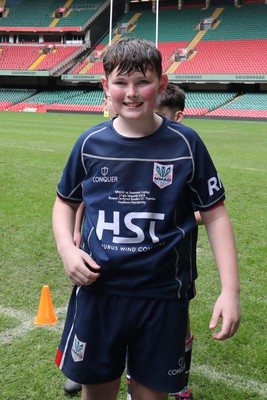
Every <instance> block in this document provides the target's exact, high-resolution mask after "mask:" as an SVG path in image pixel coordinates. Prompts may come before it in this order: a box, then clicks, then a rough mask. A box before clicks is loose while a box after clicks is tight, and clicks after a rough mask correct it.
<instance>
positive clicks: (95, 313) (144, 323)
mask: <svg viewBox="0 0 267 400" xmlns="http://www.w3.org/2000/svg"><path fill="white" fill-rule="evenodd" d="M161 62H162V60H161V55H160V52H159V51H158V50H157V49H156V47H155V45H154V44H152V43H151V42H147V41H145V40H142V39H137V38H122V39H119V40H118V41H116V42H115V43H114V44H113V45H111V46H110V47H109V48H108V50H107V52H106V54H105V56H104V60H103V63H104V70H105V77H104V78H103V80H102V83H103V87H104V90H105V91H106V94H107V96H110V97H111V102H112V105H113V108H114V110H115V112H116V113H117V114H118V117H117V118H115V119H114V120H113V121H107V122H104V123H102V124H99V125H97V126H96V127H93V128H90V129H88V131H86V132H85V133H84V134H83V135H81V137H80V138H79V139H78V141H77V142H76V144H75V146H74V148H73V150H72V152H71V155H70V157H69V160H68V162H67V164H66V167H65V169H64V171H63V175H62V177H61V180H60V182H59V184H58V190H57V193H58V197H57V199H56V201H55V205H54V208H53V229H54V235H55V240H56V244H57V248H58V252H59V254H60V256H61V258H62V261H63V264H64V268H65V272H66V274H67V276H69V278H70V279H71V280H72V282H73V283H74V284H75V287H74V289H73V293H72V296H71V299H70V304H69V309H68V314H67V319H66V324H65V328H64V332H63V335H62V340H61V343H60V346H59V349H58V352H57V356H56V363H57V365H58V366H59V367H60V368H61V370H62V371H63V372H64V373H65V374H66V375H67V376H68V377H69V378H70V379H72V380H74V381H77V382H79V383H81V384H82V385H83V386H82V400H95V399H105V400H115V399H116V398H117V395H118V391H119V387H120V379H121V375H122V373H123V371H124V367H125V357H126V351H127V355H128V357H127V362H128V367H129V371H130V373H131V377H132V379H131V381H132V382H131V383H132V395H133V399H135V398H138V399H140V400H165V399H167V398H168V393H175V392H179V391H180V390H182V389H183V388H184V371H185V363H184V343H185V334H186V323H187V313H188V300H187V295H186V294H187V289H188V285H189V284H190V282H191V281H190V280H189V275H190V274H189V271H190V269H191V257H190V255H191V245H192V232H193V230H194V228H195V226H196V222H195V217H194V208H195V209H198V210H200V212H201V217H202V219H203V223H204V224H205V226H206V229H207V232H208V237H209V240H210V243H211V246H212V249H213V252H214V256H215V260H216V264H217V266H218V270H219V276H220V280H221V294H220V295H219V297H218V300H217V301H216V304H215V307H214V310H213V315H212V319H211V321H210V324H209V327H210V329H215V328H216V326H217V325H218V323H219V320H220V318H222V320H223V322H222V326H221V328H220V330H219V332H216V333H214V334H213V337H214V338H215V339H218V340H223V339H227V338H229V337H231V336H233V335H234V334H235V333H236V331H237V329H238V326H239V322H240V303H239V278H238V268H237V257H236V249H235V240H234V235H233V231H232V227H231V224H230V219H229V217H228V215H227V212H226V208H225V206H224V199H225V193H224V188H223V185H222V183H221V181H220V179H219V177H218V174H217V171H216V169H215V167H214V164H213V162H212V160H211V158H210V156H209V154H208V152H207V149H206V148H205V146H204V144H203V142H202V141H201V139H200V138H199V136H198V135H197V134H196V132H195V131H193V130H192V129H190V128H188V127H186V126H184V125H181V124H177V123H176V122H172V121H170V120H167V119H166V118H164V117H161V116H159V115H157V114H155V113H154V108H155V103H156V99H157V96H158V95H159V93H160V92H161V91H163V90H165V88H166V86H167V77H166V76H165V75H163V74H162V65H161ZM82 201H84V202H85V219H84V227H83V239H82V241H83V245H82V247H83V248H82V249H79V248H77V247H76V246H75V245H74V243H73V231H74V223H75V215H76V211H77V209H78V207H79V204H80V203H81V202H82Z"/></svg>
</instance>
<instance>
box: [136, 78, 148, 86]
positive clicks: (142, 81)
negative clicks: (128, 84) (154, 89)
mask: <svg viewBox="0 0 267 400" xmlns="http://www.w3.org/2000/svg"><path fill="white" fill-rule="evenodd" d="M148 83H149V81H148V80H147V79H140V81H139V82H138V84H139V85H147V84H148Z"/></svg>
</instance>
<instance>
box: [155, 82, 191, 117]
mask: <svg viewBox="0 0 267 400" xmlns="http://www.w3.org/2000/svg"><path fill="white" fill-rule="evenodd" d="M162 107H168V108H170V109H172V110H179V111H184V108H185V92H184V91H183V89H181V88H179V86H177V85H174V84H172V83H168V85H167V87H166V89H165V90H164V91H162V92H161V93H160V94H159V96H158V98H157V104H156V108H157V109H160V108H162Z"/></svg>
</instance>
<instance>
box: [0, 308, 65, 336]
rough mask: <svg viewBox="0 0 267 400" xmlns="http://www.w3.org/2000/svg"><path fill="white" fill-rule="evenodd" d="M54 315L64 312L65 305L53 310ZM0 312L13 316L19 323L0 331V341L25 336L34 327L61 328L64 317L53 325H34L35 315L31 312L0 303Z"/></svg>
mask: <svg viewBox="0 0 267 400" xmlns="http://www.w3.org/2000/svg"><path fill="white" fill-rule="evenodd" d="M55 312H56V315H60V314H62V315H63V314H64V315H65V312H66V307H64V308H58V309H57V310H55ZM0 314H2V315H6V316H7V317H11V318H15V319H17V320H18V321H19V322H20V323H19V324H18V325H17V326H16V327H14V328H9V329H6V330H5V331H3V332H0V343H10V342H12V341H13V340H15V339H16V338H18V337H20V336H25V335H26V334H27V333H28V332H30V331H32V330H33V329H36V328H38V327H41V328H45V329H53V330H56V331H57V330H62V328H63V323H64V319H65V317H62V318H61V319H60V320H59V321H58V322H57V323H56V324H55V325H39V326H37V325H34V320H35V316H33V315H32V314H29V313H26V312H25V311H22V310H15V309H14V308H10V307H3V306H2V305H0Z"/></svg>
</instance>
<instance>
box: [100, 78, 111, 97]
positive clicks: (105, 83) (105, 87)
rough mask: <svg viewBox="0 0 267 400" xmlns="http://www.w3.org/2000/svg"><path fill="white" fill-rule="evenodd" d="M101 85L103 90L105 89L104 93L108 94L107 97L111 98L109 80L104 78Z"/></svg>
mask: <svg viewBox="0 0 267 400" xmlns="http://www.w3.org/2000/svg"><path fill="white" fill-rule="evenodd" d="M101 83H102V86H103V89H104V91H105V93H106V96H109V90H108V81H107V78H106V77H105V76H102V78H101Z"/></svg>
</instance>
